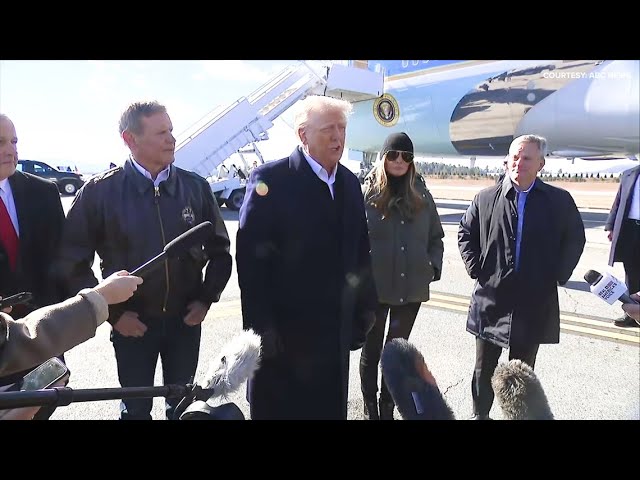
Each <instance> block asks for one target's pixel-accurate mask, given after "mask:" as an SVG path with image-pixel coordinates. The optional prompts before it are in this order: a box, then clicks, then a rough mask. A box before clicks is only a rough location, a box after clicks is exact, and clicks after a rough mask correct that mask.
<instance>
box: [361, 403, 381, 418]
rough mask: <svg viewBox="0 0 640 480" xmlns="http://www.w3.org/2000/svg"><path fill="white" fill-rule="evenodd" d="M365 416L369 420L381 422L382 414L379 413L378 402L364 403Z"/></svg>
mask: <svg viewBox="0 0 640 480" xmlns="http://www.w3.org/2000/svg"><path fill="white" fill-rule="evenodd" d="M364 415H365V417H367V419H369V420H380V414H379V413H378V402H376V401H375V400H374V401H373V402H364Z"/></svg>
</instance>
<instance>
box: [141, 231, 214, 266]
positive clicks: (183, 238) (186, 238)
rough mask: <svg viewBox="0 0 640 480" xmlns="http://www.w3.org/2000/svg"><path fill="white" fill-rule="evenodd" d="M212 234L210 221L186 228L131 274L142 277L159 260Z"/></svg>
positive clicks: (172, 255)
mask: <svg viewBox="0 0 640 480" xmlns="http://www.w3.org/2000/svg"><path fill="white" fill-rule="evenodd" d="M211 234H213V224H212V223H211V222H208V221H207V222H202V223H201V224H199V225H196V226H195V227H193V228H191V229H189V230H187V231H186V232H184V233H183V234H182V235H180V236H179V237H176V238H174V239H173V240H171V241H170V242H169V243H167V244H166V245H165V247H164V248H163V249H162V253H160V254H159V255H156V256H155V257H153V258H152V259H151V260H149V261H148V262H146V263H145V264H144V265H140V266H139V267H138V268H136V269H135V270H133V271H132V272H131V275H136V276H138V277H143V276H144V275H146V274H147V273H149V272H151V271H152V270H153V269H154V268H156V267H157V266H159V265H160V264H161V262H163V261H164V260H166V259H168V258H174V257H177V256H178V255H180V254H181V253H183V252H186V251H187V250H189V249H190V248H191V247H193V246H194V245H198V244H200V245H202V244H203V243H204V241H205V240H206V239H207V238H208V237H209V236H211Z"/></svg>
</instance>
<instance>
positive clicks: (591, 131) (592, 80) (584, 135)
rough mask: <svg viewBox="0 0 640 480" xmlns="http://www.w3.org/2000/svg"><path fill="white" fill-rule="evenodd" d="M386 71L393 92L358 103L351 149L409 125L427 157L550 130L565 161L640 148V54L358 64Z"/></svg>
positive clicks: (553, 149) (366, 147)
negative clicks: (638, 57)
mask: <svg viewBox="0 0 640 480" xmlns="http://www.w3.org/2000/svg"><path fill="white" fill-rule="evenodd" d="M351 64H352V65H354V66H360V67H361V68H368V69H370V70H373V71H378V72H380V71H382V72H383V73H384V76H385V82H384V94H383V95H382V96H381V97H378V98H376V99H373V100H366V101H361V102H356V103H355V104H354V112H353V115H352V117H351V118H350V120H349V128H348V130H347V146H348V148H350V149H352V150H359V151H362V152H378V151H379V150H380V148H381V146H382V142H383V141H384V139H385V138H386V136H387V135H388V134H390V133H393V132H400V131H404V132H407V133H408V134H409V136H410V137H411V138H412V140H413V143H414V146H415V150H416V155H419V156H456V157H458V156H467V157H472V156H502V155H506V153H507V151H508V147H509V144H510V143H511V141H512V140H513V138H514V137H517V136H518V135H522V134H526V133H535V134H538V135H543V136H544V137H546V138H547V140H548V142H549V153H550V154H551V155H554V156H559V157H570V158H571V157H580V158H583V159H603V158H611V157H617V158H620V157H630V156H633V155H637V154H638V153H639V152H640V139H639V135H640V84H639V71H640V61H637V60H502V61H495V60H355V61H351Z"/></svg>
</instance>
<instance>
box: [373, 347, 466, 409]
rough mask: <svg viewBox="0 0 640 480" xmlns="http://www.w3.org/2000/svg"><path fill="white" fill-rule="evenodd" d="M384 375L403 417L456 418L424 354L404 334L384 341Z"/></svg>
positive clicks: (381, 364) (381, 362) (382, 366)
mask: <svg viewBox="0 0 640 480" xmlns="http://www.w3.org/2000/svg"><path fill="white" fill-rule="evenodd" d="M380 367H381V369H382V378H383V379H384V382H385V383H386V385H387V388H388V389H389V393H390V394H391V398H393V402H394V403H395V404H396V407H397V408H398V412H399V413H400V415H401V416H402V418H403V419H404V420H455V418H454V415H453V412H452V411H451V409H450V408H449V406H448V405H447V402H446V401H445V399H444V398H443V396H442V394H441V393H440V389H439V388H438V385H437V384H436V381H435V379H434V378H433V375H431V372H430V371H429V369H428V368H427V365H426V363H425V361H424V357H423V356H422V354H421V353H420V352H419V351H418V350H417V349H416V348H415V347H414V346H413V345H412V344H411V343H409V342H408V341H407V340H405V339H404V338H394V339H393V340H390V341H389V342H387V344H386V345H385V347H384V349H383V350H382V356H381V359H380Z"/></svg>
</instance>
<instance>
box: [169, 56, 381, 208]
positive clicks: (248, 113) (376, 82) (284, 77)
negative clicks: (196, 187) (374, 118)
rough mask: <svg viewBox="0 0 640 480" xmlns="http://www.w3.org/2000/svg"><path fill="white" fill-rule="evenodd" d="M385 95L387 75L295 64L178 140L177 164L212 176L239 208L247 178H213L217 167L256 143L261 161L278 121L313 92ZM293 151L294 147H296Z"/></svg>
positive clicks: (224, 198) (223, 196)
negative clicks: (230, 180)
mask: <svg viewBox="0 0 640 480" xmlns="http://www.w3.org/2000/svg"><path fill="white" fill-rule="evenodd" d="M382 93H383V77H382V74H380V73H377V72H372V71H369V70H366V69H362V68H355V67H350V66H347V65H343V64H341V63H334V62H330V61H324V62H323V61H301V62H299V63H298V64H296V65H292V66H290V67H288V68H286V69H284V70H283V71H281V72H280V73H278V74H277V75H275V76H274V77H273V78H271V79H270V80H269V81H268V82H267V83H265V84H264V85H263V86H262V87H260V88H259V89H257V90H256V91H254V92H253V93H252V94H250V95H249V96H248V97H242V98H240V99H239V100H237V101H236V102H234V103H232V104H231V105H229V106H228V107H226V108H224V109H221V110H219V111H214V112H213V115H212V117H211V119H209V120H208V121H206V122H205V123H204V125H196V126H194V127H192V128H191V129H190V130H187V132H185V133H183V134H182V135H181V138H179V139H178V140H177V142H176V150H175V165H176V166H178V167H180V168H183V169H185V170H190V171H193V172H196V173H198V174H199V175H201V176H203V177H204V178H207V179H208V180H209V182H210V184H211V186H212V190H213V191H214V193H215V194H216V197H217V198H218V201H219V203H221V204H222V203H223V202H224V203H226V205H227V207H229V208H231V209H234V210H237V209H238V208H240V206H241V205H242V200H243V198H244V179H237V180H236V181H235V184H233V185H229V184H228V183H227V184H224V185H223V184H222V183H220V182H217V181H215V180H214V178H215V177H216V172H217V171H218V167H219V166H220V165H221V164H222V163H223V162H224V161H225V160H226V159H227V158H229V157H231V156H232V155H233V154H236V153H239V154H240V157H241V158H242V159H243V161H244V157H243V156H242V151H243V149H244V151H245V152H246V151H247V150H246V147H247V146H249V145H251V146H252V147H253V149H252V151H254V152H255V153H256V154H257V155H258V157H259V158H260V160H261V162H262V157H261V155H260V153H259V151H258V149H257V147H256V142H260V141H262V140H267V139H268V138H269V136H268V130H269V129H270V128H271V127H273V121H274V120H275V119H276V118H277V117H278V116H280V115H281V114H282V113H284V112H285V111H286V110H287V109H288V108H290V107H291V106H293V105H294V104H295V103H296V102H297V101H298V100H301V99H303V98H304V97H305V96H307V95H310V94H317V95H327V96H332V97H338V98H344V99H345V100H349V101H359V100H365V99H371V98H376V97H379V96H380V95H382ZM292 148H293V146H292Z"/></svg>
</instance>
